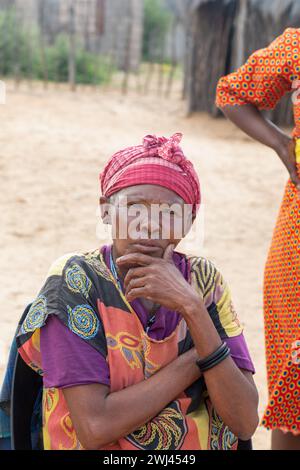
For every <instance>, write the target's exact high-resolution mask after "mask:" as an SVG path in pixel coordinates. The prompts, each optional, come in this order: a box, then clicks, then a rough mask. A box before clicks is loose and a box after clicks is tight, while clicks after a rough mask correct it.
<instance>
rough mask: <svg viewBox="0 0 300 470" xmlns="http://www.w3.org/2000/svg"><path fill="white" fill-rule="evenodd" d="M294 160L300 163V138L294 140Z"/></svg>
mask: <svg viewBox="0 0 300 470" xmlns="http://www.w3.org/2000/svg"><path fill="white" fill-rule="evenodd" d="M296 162H297V163H300V139H297V140H296Z"/></svg>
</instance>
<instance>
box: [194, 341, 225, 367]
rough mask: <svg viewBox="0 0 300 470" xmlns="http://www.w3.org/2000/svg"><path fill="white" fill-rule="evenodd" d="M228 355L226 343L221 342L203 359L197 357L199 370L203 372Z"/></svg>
mask: <svg viewBox="0 0 300 470" xmlns="http://www.w3.org/2000/svg"><path fill="white" fill-rule="evenodd" d="M229 355H230V349H229V347H228V346H227V344H226V343H222V344H221V346H219V347H218V349H217V350H216V351H215V352H213V353H212V354H210V355H209V356H207V357H206V358H204V359H198V361H197V362H196V364H197V366H198V367H199V369H200V370H201V372H205V371H207V370H209V369H211V368H212V367H215V366H216V365H217V364H220V362H222V361H224V359H226V357H228V356H229Z"/></svg>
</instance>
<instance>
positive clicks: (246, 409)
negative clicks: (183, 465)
mask: <svg viewBox="0 0 300 470" xmlns="http://www.w3.org/2000/svg"><path fill="white" fill-rule="evenodd" d="M118 265H119V266H120V267H121V265H122V266H123V268H125V266H127V268H128V267H129V266H135V268H131V269H129V271H128V272H127V275H126V277H125V280H124V286H125V288H126V296H127V298H128V300H129V301H132V300H133V299H134V298H137V297H142V298H145V299H148V300H152V301H154V302H157V303H160V304H161V305H165V306H167V307H170V308H171V309H174V310H178V311H180V312H181V311H182V312H184V315H185V318H186V320H187V322H188V326H189V328H190V330H191V334H192V336H193V339H194V343H195V345H196V349H195V348H193V349H192V350H191V351H188V352H187V353H185V354H183V355H182V356H180V357H178V358H176V359H175V360H174V361H173V362H172V363H170V364H169V365H167V366H166V367H164V368H163V369H161V370H160V371H158V372H157V373H156V374H154V375H153V376H152V377H150V378H149V379H147V380H145V381H143V382H140V383H138V384H136V385H133V386H130V387H128V388H126V389H123V390H121V391H118V392H113V393H110V391H109V388H108V387H106V386H104V385H97V384H95V385H85V386H78V387H71V388H67V389H64V390H63V393H64V396H65V399H66V401H67V404H68V408H69V410H70V413H71V418H72V421H73V424H74V427H75V430H76V434H77V436H78V438H79V440H80V442H81V444H82V445H83V447H84V448H86V449H99V448H101V447H105V446H108V445H109V444H110V443H112V442H115V441H117V440H118V439H120V438H121V437H124V436H126V435H128V434H130V433H131V432H133V431H135V430H136V429H138V428H139V427H140V426H142V425H143V424H145V423H146V422H148V421H149V420H151V419H152V418H153V417H155V416H156V415H157V414H159V413H160V412H161V410H162V409H163V408H164V407H165V406H166V405H167V404H168V403H170V402H171V401H172V400H174V399H176V398H177V397H178V395H180V393H181V392H183V391H184V390H185V389H186V388H187V387H188V386H190V385H191V384H192V383H194V382H195V381H196V380H197V379H198V378H199V377H200V375H201V374H200V371H199V368H198V367H197V365H196V360H197V358H199V356H200V357H205V356H207V355H208V354H210V353H211V352H212V351H213V350H215V349H216V348H217V347H218V346H219V345H220V344H221V340H220V337H219V335H218V333H217V331H216V329H215V327H214V325H213V323H212V321H211V319H210V317H209V315H208V312H207V310H206V309H205V307H204V305H203V302H202V299H200V298H199V296H198V295H196V293H195V291H194V290H193V289H192V288H191V286H190V285H189V284H188V283H187V282H186V280H185V279H184V278H183V276H182V275H181V274H180V272H179V271H178V269H177V268H176V266H175V265H174V264H173V261H172V251H171V249H170V248H169V249H167V250H166V253H165V256H164V259H160V258H153V257H151V256H148V255H144V254H141V253H132V254H128V255H125V256H123V257H121V258H119V263H118ZM136 266H139V267H136ZM173 283H175V284H174V285H173ZM142 285H143V287H141V286H142ZM138 286H140V287H138ZM187 299H188V302H187V303H188V305H189V309H188V310H185V309H183V308H182V303H184V304H186V301H187ZM177 307H178V308H177ZM205 380H207V387H208V390H209V393H210V395H211V399H212V401H213V404H214V406H215V407H216V409H217V411H218V412H219V414H220V415H221V417H222V418H223V419H224V421H225V423H226V424H227V425H228V426H229V427H230V429H231V430H232V432H233V433H234V434H236V435H237V436H238V437H240V438H241V439H244V440H247V439H249V438H250V437H251V435H252V434H253V433H254V431H255V429H256V426H257V420H258V418H257V412H256V409H257V392H256V388H255V385H254V382H253V379H252V375H251V374H250V373H249V372H246V371H245V372H244V373H243V372H242V371H240V370H239V369H238V368H237V367H236V366H235V364H234V362H233V361H232V359H231V358H227V359H226V360H225V361H224V363H222V364H220V365H218V366H217V367H215V368H214V369H212V370H211V371H209V372H206V373H205ZM220 383H221V384H222V387H220ZM128 410H134V412H132V413H129V412H128Z"/></svg>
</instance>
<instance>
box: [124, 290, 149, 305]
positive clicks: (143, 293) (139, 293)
mask: <svg viewBox="0 0 300 470" xmlns="http://www.w3.org/2000/svg"><path fill="white" fill-rule="evenodd" d="M140 297H143V298H144V299H147V300H151V297H150V296H149V293H148V292H147V290H146V288H145V287H136V288H134V289H131V290H130V291H128V293H127V294H126V298H127V300H128V301H129V302H132V301H133V300H134V299H138V298H140Z"/></svg>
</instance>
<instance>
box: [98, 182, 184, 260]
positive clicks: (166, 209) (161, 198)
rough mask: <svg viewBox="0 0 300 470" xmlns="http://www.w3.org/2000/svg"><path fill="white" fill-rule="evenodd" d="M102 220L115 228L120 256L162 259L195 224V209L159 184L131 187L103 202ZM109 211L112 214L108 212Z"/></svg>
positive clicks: (117, 252) (103, 199)
mask: <svg viewBox="0 0 300 470" xmlns="http://www.w3.org/2000/svg"><path fill="white" fill-rule="evenodd" d="M100 204H101V211H102V218H103V219H104V220H105V221H106V223H109V224H111V225H112V231H113V240H114V250H115V253H116V255H117V256H122V255H124V254H126V253H129V252H133V251H142V252H143V253H147V254H149V255H150V256H154V257H162V255H163V253H164V250H165V249H166V247H167V246H168V245H169V244H174V245H175V246H176V245H177V244H178V243H179V242H180V240H181V239H182V238H183V237H184V236H185V235H186V234H187V232H188V230H189V229H190V227H191V225H192V215H191V211H192V208H191V207H187V206H188V205H187V204H185V203H184V201H183V199H182V198H181V197H180V196H179V195H178V194H176V193H175V192H174V191H171V190H170V189H167V188H164V187H162V186H158V185H151V184H144V185H136V186H130V187H128V188H124V189H122V190H121V191H119V192H117V193H115V194H114V195H113V196H112V197H111V198H109V200H107V199H106V198H101V199H100ZM108 212H109V213H108Z"/></svg>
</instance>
